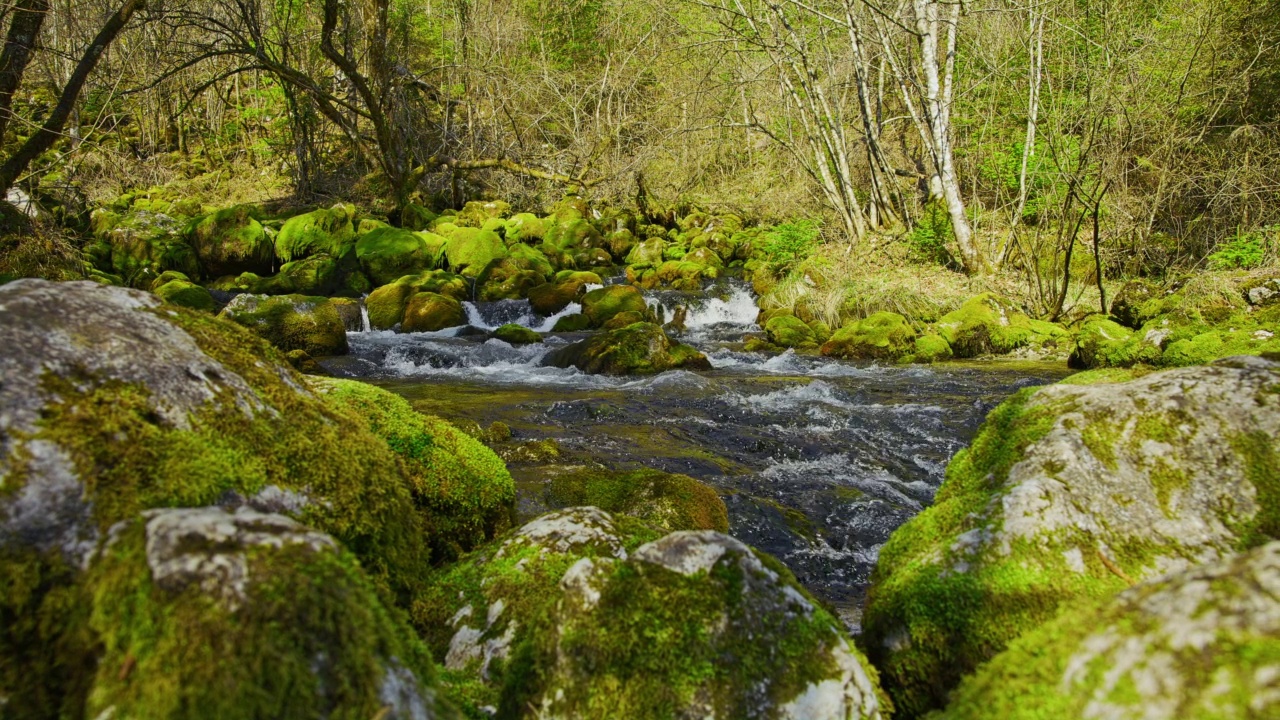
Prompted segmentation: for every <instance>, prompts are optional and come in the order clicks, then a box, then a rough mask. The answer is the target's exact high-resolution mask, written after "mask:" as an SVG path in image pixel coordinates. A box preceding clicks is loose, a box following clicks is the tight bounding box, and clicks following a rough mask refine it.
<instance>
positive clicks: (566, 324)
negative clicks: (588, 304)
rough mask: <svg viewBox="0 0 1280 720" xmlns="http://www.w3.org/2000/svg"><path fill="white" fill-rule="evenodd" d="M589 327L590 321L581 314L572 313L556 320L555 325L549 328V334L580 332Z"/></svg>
mask: <svg viewBox="0 0 1280 720" xmlns="http://www.w3.org/2000/svg"><path fill="white" fill-rule="evenodd" d="M590 327H591V319H590V318H588V317H587V316H586V315H583V314H582V313H574V314H572V315H565V316H564V317H562V318H560V319H559V320H556V324H555V326H554V327H552V328H551V332H581V331H583V330H587V329H589V328H590Z"/></svg>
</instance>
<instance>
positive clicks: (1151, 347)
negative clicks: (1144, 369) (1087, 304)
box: [1068, 315, 1162, 368]
mask: <svg viewBox="0 0 1280 720" xmlns="http://www.w3.org/2000/svg"><path fill="white" fill-rule="evenodd" d="M1161 339H1162V338H1160V337H1159V333H1158V332H1157V333H1154V334H1153V333H1151V332H1150V331H1148V332H1142V331H1139V332H1137V333H1135V332H1133V331H1132V330H1129V329H1128V328H1126V327H1124V326H1123V325H1121V324H1119V323H1117V322H1115V321H1114V320H1112V319H1110V318H1108V317H1107V316H1105V315H1090V316H1089V317H1087V318H1085V320H1084V322H1083V323H1081V325H1080V329H1079V330H1078V331H1077V332H1076V337H1075V341H1076V347H1075V349H1074V350H1073V351H1072V352H1071V357H1070V358H1068V364H1070V365H1071V367H1075V368H1107V367H1131V366H1133V365H1137V364H1139V363H1144V364H1149V365H1155V364H1158V363H1159V362H1160V355H1161V353H1162V350H1161V348H1160V344H1159V341H1160V340H1161ZM1153 341H1154V342H1153Z"/></svg>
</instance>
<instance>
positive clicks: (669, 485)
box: [546, 468, 729, 532]
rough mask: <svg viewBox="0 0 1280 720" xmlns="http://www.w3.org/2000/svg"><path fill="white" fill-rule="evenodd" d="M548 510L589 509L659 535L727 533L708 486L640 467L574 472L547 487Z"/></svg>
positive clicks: (723, 513) (724, 513)
mask: <svg viewBox="0 0 1280 720" xmlns="http://www.w3.org/2000/svg"><path fill="white" fill-rule="evenodd" d="M546 495H547V501H548V503H549V504H550V505H551V507H575V506H586V505H590V506H593V507H598V508H600V509H601V510H604V511H606V512H609V513H612V514H614V515H625V516H627V517H633V518H636V519H637V520H642V521H644V522H645V524H647V525H649V526H651V527H653V528H656V529H658V530H661V531H663V532H674V531H676V530H716V531H718V532H729V511H728V509H726V508H725V504H724V501H723V500H721V499H720V496H719V495H717V494H716V491H715V490H714V489H713V488H711V487H710V486H709V485H705V484H703V483H701V482H698V481H697V480H695V479H693V478H691V477H689V476H688V475H680V474H677V473H667V472H662V471H660V470H653V469H649V468H644V469H641V470H630V471H614V470H606V469H603V468H590V469H582V470H574V471H571V472H567V473H564V474H561V475H557V476H555V477H554V478H552V479H551V482H550V483H549V484H548V485H547V493H546Z"/></svg>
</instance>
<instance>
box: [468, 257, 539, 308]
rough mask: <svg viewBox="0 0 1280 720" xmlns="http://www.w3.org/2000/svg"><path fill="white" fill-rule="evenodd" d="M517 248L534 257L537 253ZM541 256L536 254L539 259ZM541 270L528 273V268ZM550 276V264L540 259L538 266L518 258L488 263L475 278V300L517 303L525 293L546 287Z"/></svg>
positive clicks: (506, 258)
mask: <svg viewBox="0 0 1280 720" xmlns="http://www.w3.org/2000/svg"><path fill="white" fill-rule="evenodd" d="M516 247H517V248H520V249H524V250H529V251H532V252H535V253H537V252H538V251H537V250H533V248H529V247H527V246H525V245H517V246H516ZM541 254H542V253H538V255H541ZM531 265H532V266H535V267H538V268H545V270H546V271H547V272H542V270H541V269H531V267H530V266H531ZM550 272H551V265H550V263H547V262H546V259H545V258H544V259H543V260H542V262H541V263H533V262H528V261H526V260H525V259H522V258H516V257H514V256H509V257H505V258H499V259H497V260H494V261H493V262H490V263H489V264H488V265H486V266H485V267H484V270H482V271H481V272H480V274H479V275H478V276H477V277H476V299H477V300H480V301H481V302H494V301H497V300H519V299H522V298H524V297H526V296H528V294H529V291H530V290H531V289H533V288H535V287H538V286H539V285H542V284H544V283H546V281H547V275H548V274H550Z"/></svg>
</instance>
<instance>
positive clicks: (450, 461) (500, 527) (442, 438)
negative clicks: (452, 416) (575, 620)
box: [313, 378, 515, 562]
mask: <svg viewBox="0 0 1280 720" xmlns="http://www.w3.org/2000/svg"><path fill="white" fill-rule="evenodd" d="M313 383H314V384H315V387H317V388H318V389H320V390H321V391H322V392H324V394H325V397H326V398H327V399H328V400H329V402H330V403H331V404H336V405H338V406H340V407H343V408H345V409H348V410H350V411H352V412H353V413H354V414H356V415H358V416H359V417H360V418H362V419H363V420H364V421H365V422H366V423H368V426H369V429H370V431H371V432H373V434H374V435H376V436H377V437H379V438H381V439H382V440H383V441H385V442H386V444H387V445H388V446H390V448H391V449H392V450H393V451H395V453H396V454H397V455H399V456H400V458H401V460H402V461H403V463H404V468H405V470H406V472H407V476H408V478H409V481H410V483H411V488H412V497H413V501H414V505H415V506H416V507H417V508H418V509H419V511H420V515H421V516H422V517H423V518H424V520H425V526H426V528H427V530H428V532H429V533H430V534H431V538H432V545H433V549H434V551H435V553H434V557H435V558H436V561H437V562H439V561H446V560H450V559H454V558H456V557H457V556H458V555H459V554H460V553H462V552H465V551H467V550H470V549H471V548H473V547H475V546H477V545H479V544H480V543H482V542H484V541H486V540H489V539H492V538H493V537H494V536H495V535H496V534H498V533H500V532H503V531H505V530H506V529H508V528H509V527H510V525H511V520H512V518H513V516H514V507H513V504H514V502H515V484H514V482H513V481H512V479H511V474H510V473H508V472H507V468H506V465H504V464H503V462H502V460H501V459H499V458H498V456H497V455H495V454H494V453H493V451H491V450H489V449H488V448H487V447H485V446H484V445H482V444H481V443H480V442H479V441H477V440H475V439H473V438H471V437H469V436H468V435H466V434H464V433H463V432H462V431H460V430H458V429H457V428H455V427H453V426H452V425H450V424H449V423H447V422H445V421H444V420H441V419H440V418H437V417H432V416H430V415H423V414H421V413H418V412H416V411H415V410H414V409H413V408H412V407H411V406H410V405H409V403H408V401H407V400H405V399H404V398H401V397H400V396H398V395H395V394H393V393H391V392H388V391H386V390H382V389H380V388H376V387H374V386H372V385H366V384H364V383H359V382H354V381H351V380H336V379H320V378H317V379H314V380H313Z"/></svg>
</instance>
